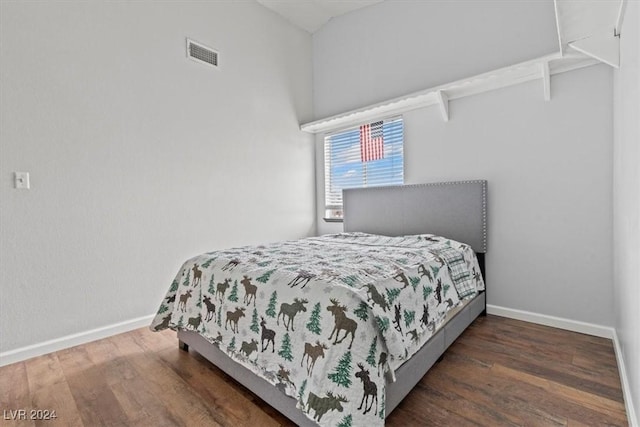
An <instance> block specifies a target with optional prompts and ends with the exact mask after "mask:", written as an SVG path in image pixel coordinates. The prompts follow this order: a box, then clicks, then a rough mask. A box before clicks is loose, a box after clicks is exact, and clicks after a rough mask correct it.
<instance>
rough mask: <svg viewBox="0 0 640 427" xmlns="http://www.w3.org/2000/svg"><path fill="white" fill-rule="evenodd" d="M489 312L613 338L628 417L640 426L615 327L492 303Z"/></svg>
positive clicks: (631, 422)
mask: <svg viewBox="0 0 640 427" xmlns="http://www.w3.org/2000/svg"><path fill="white" fill-rule="evenodd" d="M487 313H488V314H495V315H496V316H502V317H508V318H510V319H516V320H523V321H525V322H531V323H537V324H539V325H545V326H551V327H554V328H559V329H565V330H567V331H573V332H579V333H581V334H587V335H594V336H597V337H602V338H609V339H611V340H613V348H614V351H615V353H616V361H617V362H618V373H619V374H620V383H621V385H622V394H623V396H624V404H625V409H626V411H627V419H628V420H629V425H630V426H631V427H639V424H638V418H636V412H635V408H634V407H633V401H632V400H631V387H630V385H629V377H627V368H626V366H625V363H624V357H623V355H622V349H621V348H620V342H619V341H618V334H617V333H616V330H615V329H614V328H611V327H607V326H601V325H595V324H593V323H586V322H580V321H577V320H570V319H565V318H562V317H555V316H547V315H546V314H539V313H532V312H530V311H523V310H515V309H513V308H506V307H500V306H497V305H491V304H487Z"/></svg>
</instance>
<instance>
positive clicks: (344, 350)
mask: <svg viewBox="0 0 640 427" xmlns="http://www.w3.org/2000/svg"><path fill="white" fill-rule="evenodd" d="M478 271H480V270H479V267H478V264H477V260H476V258H475V255H474V254H473V251H472V250H471V248H470V247H469V246H467V245H464V244H461V243H458V242H455V241H452V240H448V239H446V238H442V237H437V236H433V235H418V236H405V237H383V236H375V235H369V234H363V233H340V234H334V235H327V236H322V237H313V238H307V239H302V240H298V241H288V242H280V243H274V244H270V245H261V246H250V247H243V248H237V249H229V250H224V251H216V252H210V253H206V254H203V255H200V256H197V257H194V258H192V259H190V260H188V261H187V262H185V263H184V265H183V266H182V268H181V269H180V271H179V272H178V274H177V275H176V278H175V279H174V281H173V282H172V283H171V286H170V288H169V291H168V293H167V295H166V296H165V298H164V299H163V301H162V304H161V305H160V308H159V310H158V314H157V315H156V317H155V319H154V320H153V322H152V324H151V329H152V330H161V329H166V328H171V329H176V330H177V329H188V330H195V331H196V332H198V333H199V334H200V335H202V336H203V337H205V338H206V339H207V340H209V341H210V342H211V343H213V344H214V345H217V346H218V348H220V350H222V351H224V352H225V353H226V354H227V355H228V356H229V357H230V358H232V359H233V360H235V361H236V362H237V363H240V364H242V365H243V366H245V367H247V368H248V369H250V370H251V371H253V372H254V373H256V374H257V375H259V376H260V377H262V378H264V379H266V380H267V381H269V382H270V383H272V384H273V385H274V386H275V387H276V388H277V389H279V390H281V391H282V392H284V393H286V394H287V395H289V396H292V397H293V398H295V399H296V400H297V402H298V407H299V408H300V409H301V410H302V411H303V412H304V413H305V414H306V416H307V417H309V418H310V419H312V420H314V421H315V422H317V423H318V424H320V425H323V426H324V425H327V426H329V425H330V426H360V425H368V426H372V427H373V426H382V425H384V418H385V408H384V403H385V387H386V383H387V381H393V379H394V376H393V372H394V370H395V369H397V368H398V367H399V366H400V365H401V364H402V363H403V362H404V361H405V360H407V359H408V358H410V357H411V356H412V355H413V354H414V353H415V352H416V351H418V350H419V349H420V347H421V346H422V345H423V344H424V343H425V342H426V341H427V339H428V338H429V337H430V336H431V335H432V334H433V333H434V332H435V331H436V330H437V328H438V327H439V326H440V325H441V323H442V322H443V320H444V317H445V316H446V313H447V311H448V310H450V309H451V308H453V307H456V306H457V305H458V304H459V303H460V301H461V300H462V299H464V298H470V297H472V296H473V295H474V294H475V293H476V292H477V291H479V290H482V289H484V283H483V282H482V278H481V276H480V275H479V274H476V272H478ZM176 301H177V303H176Z"/></svg>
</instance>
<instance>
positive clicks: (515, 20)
mask: <svg viewBox="0 0 640 427" xmlns="http://www.w3.org/2000/svg"><path fill="white" fill-rule="evenodd" d="M558 49H559V47H558V38H557V36H556V21H555V11H554V6H553V0H518V1H504V0H482V1H406V0H386V1H384V2H382V3H380V4H376V5H375V6H372V7H367V8H364V9H361V10H358V11H357V12H355V13H350V14H347V15H343V16H340V17H338V18H334V19H332V20H331V21H329V22H328V23H327V24H326V25H325V26H324V27H323V28H322V29H320V30H319V31H318V32H316V33H314V35H313V52H314V53H313V71H314V82H313V89H314V92H313V104H314V114H315V116H316V118H318V119H319V118H322V117H326V116H330V115H333V114H338V113H342V112H344V111H347V110H351V109H354V108H359V107H362V106H364V105H369V104H372V103H375V102H379V101H384V100H387V99H390V98H393V97H396V96H400V95H403V94H406V93H410V92H414V91H417V90H421V89H426V88H429V87H433V86H437V85H439V84H442V83H447V82H451V81H455V80H458V79H461V78H465V77H469V76H473V75H476V74H480V73H483V72H486V71H491V70H495V69H496V68H500V67H504V66H507V65H511V64H514V63H517V62H522V61H527V60H529V59H532V58H535V57H538V56H542V55H545V54H549V53H553V52H557V51H558Z"/></svg>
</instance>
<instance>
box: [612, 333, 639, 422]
mask: <svg viewBox="0 0 640 427" xmlns="http://www.w3.org/2000/svg"><path fill="white" fill-rule="evenodd" d="M613 348H614V349H615V351H616V361H617V362H618V372H619V373H620V382H621V383H622V395H623V396H624V406H625V409H626V410H627V419H628V420H629V425H630V426H631V427H638V426H639V425H640V423H638V418H637V416H636V411H635V408H634V407H633V400H632V399H631V385H630V384H629V377H627V367H626V365H625V363H624V355H623V354H622V347H620V341H618V333H617V332H616V330H615V329H614V330H613Z"/></svg>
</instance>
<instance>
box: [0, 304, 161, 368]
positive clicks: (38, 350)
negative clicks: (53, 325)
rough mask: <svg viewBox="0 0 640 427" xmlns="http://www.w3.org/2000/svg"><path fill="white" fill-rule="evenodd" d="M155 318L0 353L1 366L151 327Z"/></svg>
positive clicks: (151, 317) (139, 318)
mask: <svg viewBox="0 0 640 427" xmlns="http://www.w3.org/2000/svg"><path fill="white" fill-rule="evenodd" d="M154 316H155V314H151V315H149V316H143V317H138V318H136V319H131V320H127V321H124V322H119V323H114V324H113V325H107V326H103V327H101V328H96V329H92V330H90V331H85V332H79V333H77V334H72V335H67V336H64V337H61V338H56V339H53V340H49V341H45V342H42V343H38V344H33V345H29V346H26V347H22V348H17V349H15V350H11V351H5V352H3V353H0V366H5V365H10V364H12V363H16V362H21V361H23V360H26V359H30V358H32V357H36V356H42V355H43V354H47V353H52V352H54V351H58V350H63V349H65V348H69V347H73V346H76V345H80V344H85V343H88V342H91V341H96V340H99V339H102V338H107V337H110V336H113V335H117V334H120V333H122V332H128V331H131V330H134V329H138V328H142V327H143V326H148V325H150V324H151V321H152V320H153V318H154Z"/></svg>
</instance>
